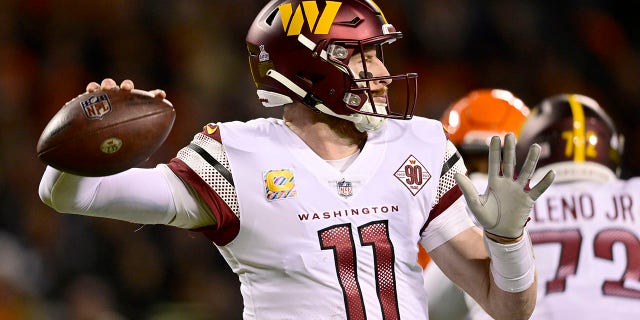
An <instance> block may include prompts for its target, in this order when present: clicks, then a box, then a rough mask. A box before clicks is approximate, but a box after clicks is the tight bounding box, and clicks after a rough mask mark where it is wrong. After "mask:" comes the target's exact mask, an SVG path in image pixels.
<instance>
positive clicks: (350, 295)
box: [40, 0, 554, 320]
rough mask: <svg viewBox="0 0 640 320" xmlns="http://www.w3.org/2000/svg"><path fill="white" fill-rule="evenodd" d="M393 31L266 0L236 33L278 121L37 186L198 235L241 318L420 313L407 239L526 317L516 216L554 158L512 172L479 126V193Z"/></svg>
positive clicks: (333, 6)
mask: <svg viewBox="0 0 640 320" xmlns="http://www.w3.org/2000/svg"><path fill="white" fill-rule="evenodd" d="M401 36H402V34H401V33H400V32H399V31H397V30H396V29H395V28H394V27H393V25H391V24H390V23H389V22H388V21H387V17H386V16H385V15H384V14H383V13H382V11H381V10H380V8H379V7H378V6H377V5H376V4H375V3H374V2H373V1H370V0H350V1H299V0H286V1H285V0H274V1H270V2H269V3H267V4H266V6H265V7H264V8H263V10H262V11H261V12H260V13H259V14H258V15H257V17H256V19H255V21H254V22H253V24H252V25H251V27H250V29H249V31H248V34H247V37H246V45H247V49H248V53H249V64H250V69H251V74H252V76H253V80H254V81H255V84H256V86H257V94H258V98H259V99H260V101H261V102H262V104H263V105H264V106H266V107H280V108H282V109H283V116H282V119H273V118H269V119H264V118H260V119H255V120H252V121H248V122H226V123H209V124H207V125H206V126H204V128H203V130H202V131H201V132H200V133H197V134H196V135H195V137H194V139H193V140H192V141H191V143H190V144H189V145H187V146H186V147H184V148H182V149H181V150H180V151H178V153H177V156H176V157H175V158H174V159H172V160H171V161H170V162H169V163H167V164H159V165H158V166H157V167H155V168H152V169H136V168H134V169H130V170H127V171H124V172H121V173H118V174H115V175H112V176H106V177H98V178H96V177H93V178H89V177H80V176H74V175H71V174H68V173H64V172H60V171H58V170H55V169H53V168H50V167H49V168H47V169H46V171H45V173H44V175H43V178H42V181H41V185H40V197H41V198H42V200H43V201H44V202H45V203H47V204H48V205H50V206H51V207H52V208H54V209H55V210H57V211H59V212H66V213H74V214H82V215H88V216H98V217H109V218H114V219H121V220H125V221H130V222H135V223H145V224H166V225H170V226H175V227H179V228H185V229H190V230H196V231H199V232H201V233H202V234H204V235H205V236H207V237H208V238H209V239H210V240H211V241H212V242H213V243H214V244H215V246H216V247H217V248H218V249H219V251H220V253H221V254H222V256H223V257H224V258H225V259H226V261H227V262H228V264H229V266H230V267H231V269H232V270H233V271H234V272H235V273H236V274H237V275H238V278H239V280H240V283H241V285H240V290H241V292H242V295H243V298H244V313H243V316H244V318H246V319H352V320H355V319H426V318H427V317H428V315H427V303H426V294H425V291H424V288H423V280H422V268H421V267H420V265H419V264H418V262H417V259H416V256H417V252H418V246H417V245H416V244H417V243H420V244H421V245H422V246H423V247H424V248H425V249H426V250H427V251H428V252H429V254H430V256H431V258H432V259H433V261H434V262H435V263H437V264H438V265H439V266H440V267H441V268H442V270H444V272H445V273H446V274H447V275H448V276H449V277H450V278H451V279H452V280H453V281H454V282H455V283H456V284H457V285H459V286H460V287H462V288H463V289H464V290H466V291H467V292H468V293H469V294H471V295H472V296H473V297H474V298H475V299H476V300H477V301H479V302H480V303H481V304H482V305H483V307H484V308H485V309H487V310H488V311H489V312H490V313H491V314H492V315H493V316H495V317H496V318H502V319H526V318H528V317H529V316H530V314H531V312H532V311H533V308H534V305H535V296H536V284H535V282H536V280H535V268H534V261H533V255H532V251H531V245H530V241H529V236H528V233H527V231H526V228H525V223H526V221H527V219H528V217H529V214H530V210H531V208H532V206H533V203H534V201H535V199H537V198H538V197H539V196H540V194H542V193H543V192H544V190H546V188H547V187H548V186H549V185H550V184H551V182H552V181H553V178H554V173H553V172H552V171H550V172H549V174H548V175H546V176H545V178H543V179H542V180H541V182H540V183H538V184H537V185H532V187H531V188H530V189H529V188H525V186H526V184H527V181H528V180H529V177H530V175H531V174H532V173H533V170H534V169H535V165H536V160H537V157H538V153H539V151H540V148H539V146H533V147H532V148H531V151H530V153H529V155H528V157H527V159H526V160H525V161H523V162H522V163H521V165H522V170H521V171H520V172H519V175H518V176H517V178H515V175H514V171H515V166H516V163H515V139H514V136H513V135H507V136H506V137H505V142H504V156H502V155H501V143H500V140H501V139H500V138H499V137H494V138H493V139H492V141H491V146H490V149H491V150H490V153H489V158H490V161H489V162H490V165H489V187H490V188H491V192H488V193H485V195H484V196H480V195H478V192H477V191H476V190H475V188H474V186H473V184H472V183H471V181H470V180H469V179H468V178H467V177H466V176H465V174H466V169H465V167H464V163H463V160H462V159H461V157H460V156H459V154H458V152H457V151H456V149H455V147H454V146H453V144H452V143H450V142H448V141H447V139H446V135H445V132H444V130H443V128H442V125H441V124H440V122H439V121H436V120H430V119H425V118H421V117H414V116H413V109H414V104H415V101H416V98H415V94H416V92H417V75H416V74H413V73H405V74H395V75H391V74H390V73H389V71H388V70H387V68H386V65H385V64H384V62H383V55H382V48H383V47H386V46H387V45H389V44H392V43H393V42H395V41H396V40H398V39H399V38H401ZM392 83H393V87H394V89H393V92H392V90H390V86H391V85H392ZM133 86H134V85H133V82H131V81H129V80H126V81H123V82H122V83H120V90H131V89H133ZM116 87H117V84H116V82H115V81H113V80H112V79H105V80H103V81H102V83H101V84H98V83H90V84H89V85H88V86H87V91H90V92H91V91H94V90H98V89H103V90H112V89H115V88H116ZM392 93H393V94H401V95H405V97H401V98H400V99H395V98H393V97H394V96H393V94H392ZM154 94H157V95H160V96H162V97H164V96H165V93H164V92H163V91H161V90H157V91H154ZM398 102H400V103H399V104H398ZM501 167H502V170H501V169H500V168H501ZM463 194H464V196H463ZM465 199H466V201H465ZM467 208H469V209H470V210H471V211H473V212H474V215H475V218H476V219H477V220H478V221H480V223H481V225H482V226H483V229H484V230H483V229H481V228H478V227H476V226H475V225H474V223H473V222H472V220H471V219H469V216H468V215H467V213H466V210H467Z"/></svg>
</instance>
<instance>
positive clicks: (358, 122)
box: [258, 69, 386, 132]
mask: <svg viewBox="0 0 640 320" xmlns="http://www.w3.org/2000/svg"><path fill="white" fill-rule="evenodd" d="M267 76H269V77H271V78H273V79H274V80H276V81H278V82H280V83H281V84H282V85H284V86H285V87H287V88H289V90H291V91H293V92H295V94H297V95H298V96H300V97H301V98H303V99H304V98H305V97H306V96H307V94H308V93H307V92H306V91H305V90H304V89H302V88H300V87H299V86H298V85H297V84H295V83H294V82H293V81H291V80H289V79H288V78H287V77H285V76H284V75H283V74H281V73H279V72H278V71H275V70H273V69H270V70H269V71H267ZM260 91H262V90H258V96H261V93H263V95H264V92H260ZM265 97H266V96H265ZM285 97H286V96H285ZM271 98H275V97H273V96H271ZM282 102H288V103H291V102H293V101H292V100H291V99H290V98H289V99H282ZM263 104H264V105H265V106H269V107H271V106H274V105H275V103H273V102H270V103H269V102H267V103H266V104H265V102H263ZM267 104H268V105H267ZM282 104H285V103H282ZM314 108H316V109H318V110H319V111H320V112H322V113H324V114H328V115H330V116H334V117H337V118H340V119H344V120H348V121H351V122H353V123H354V124H355V126H356V129H358V130H359V131H361V132H365V131H375V130H378V129H380V128H382V126H383V125H384V123H385V122H386V121H385V120H386V118H383V117H376V116H371V115H364V114H359V113H353V114H350V115H343V114H337V113H335V112H333V110H331V109H329V108H328V107H327V106H325V105H324V104H322V103H318V104H316V105H315V106H314ZM375 108H376V112H377V110H380V109H382V110H386V108H385V105H384V104H375ZM362 110H364V111H369V112H373V111H374V110H373V106H372V105H371V103H370V102H368V101H367V102H365V103H364V105H363V106H362Z"/></svg>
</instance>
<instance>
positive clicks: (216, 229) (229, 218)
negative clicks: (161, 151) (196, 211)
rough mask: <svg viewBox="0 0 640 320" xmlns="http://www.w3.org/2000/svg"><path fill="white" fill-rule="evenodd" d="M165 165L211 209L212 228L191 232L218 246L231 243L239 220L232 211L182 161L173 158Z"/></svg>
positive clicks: (238, 229) (238, 226)
mask: <svg viewBox="0 0 640 320" xmlns="http://www.w3.org/2000/svg"><path fill="white" fill-rule="evenodd" d="M167 165H168V166H169V168H170V169H171V170H172V171H173V173H174V174H176V175H177V176H178V177H180V179H182V181H184V183H186V184H187V185H188V186H190V187H191V188H192V189H193V190H195V191H196V193H197V194H198V196H199V197H200V198H201V199H202V201H204V202H205V204H206V205H207V206H208V207H209V209H211V213H212V215H213V218H214V219H215V220H216V224H215V225H213V226H207V227H202V228H197V229H193V231H197V232H201V233H202V234H204V235H205V236H206V237H207V238H209V239H210V240H211V241H213V243H215V244H216V245H219V246H224V245H226V244H228V243H229V242H231V240H233V239H234V238H235V237H236V235H238V232H239V231H240V220H239V218H238V217H237V216H236V214H235V213H234V212H233V210H231V208H229V206H228V205H227V204H226V203H225V202H224V200H223V199H222V198H221V197H220V196H219V195H218V194H217V193H216V192H215V190H213V188H211V186H209V185H208V184H207V183H206V182H205V181H204V180H202V178H201V177H200V176H198V174H197V173H195V172H194V171H193V170H192V169H191V168H190V167H189V166H188V165H187V164H186V163H184V162H183V161H182V160H180V159H178V158H174V159H172V160H171V161H170V162H169V163H168V164H167Z"/></svg>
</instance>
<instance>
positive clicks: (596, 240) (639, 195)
mask: <svg viewBox="0 0 640 320" xmlns="http://www.w3.org/2000/svg"><path fill="white" fill-rule="evenodd" d="M527 227H528V230H529V234H530V235H531V239H532V242H533V244H534V253H535V257H536V269H537V272H538V299H537V305H536V308H535V311H534V314H533V317H532V318H531V319H545V320H548V319H637V318H638V315H640V281H639V280H640V179H639V178H635V179H631V180H629V181H622V180H615V181H610V182H573V183H560V184H554V185H552V186H551V187H550V188H549V189H548V190H547V191H546V192H545V193H544V194H542V196H541V197H540V198H539V199H538V200H537V201H536V203H535V207H534V209H533V211H532V212H531V220H530V221H529V223H528V224H527Z"/></svg>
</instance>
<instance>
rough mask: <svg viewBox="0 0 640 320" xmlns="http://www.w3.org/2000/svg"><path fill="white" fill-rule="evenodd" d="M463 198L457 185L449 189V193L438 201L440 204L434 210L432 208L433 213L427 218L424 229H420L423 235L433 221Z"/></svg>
mask: <svg viewBox="0 0 640 320" xmlns="http://www.w3.org/2000/svg"><path fill="white" fill-rule="evenodd" d="M461 196H462V190H460V187H459V186H457V185H456V186H454V187H453V188H451V189H449V191H447V192H445V194H443V195H442V198H440V201H438V204H436V205H435V206H433V208H431V212H430V213H429V218H427V222H426V223H425V224H424V226H423V227H422V229H420V233H422V232H423V231H424V229H426V228H427V226H428V225H429V223H430V222H431V221H432V220H433V219H435V218H436V217H438V216H439V215H440V214H442V213H443V212H444V211H445V210H447V209H448V208H449V207H451V205H452V204H453V203H454V202H456V200H458V199H459V198H460V197H461Z"/></svg>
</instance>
